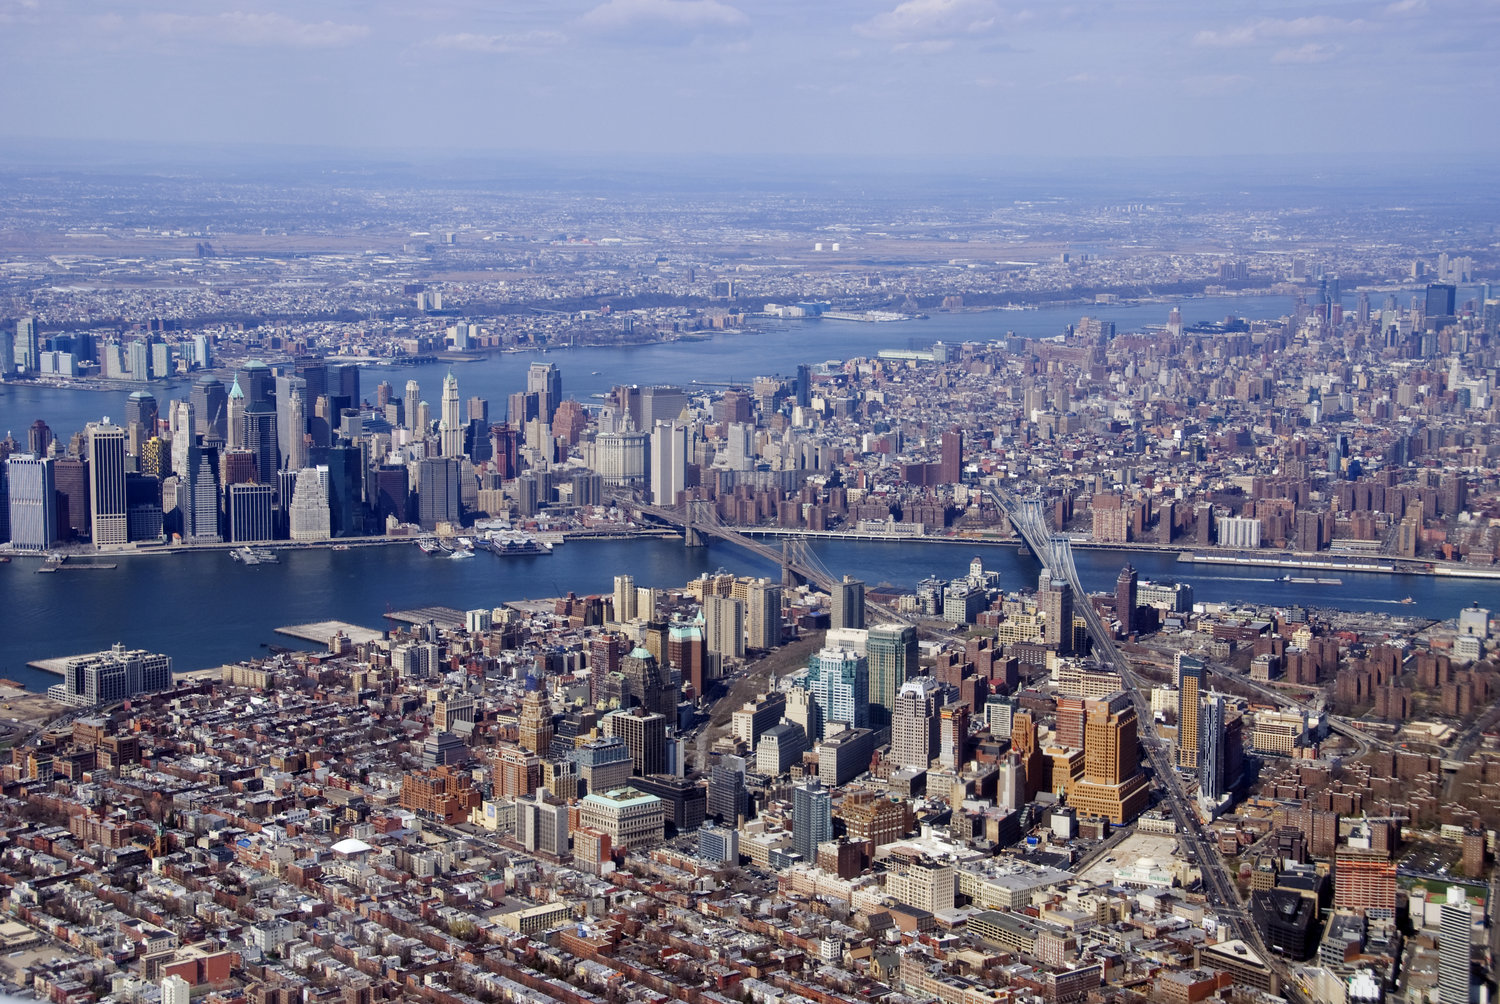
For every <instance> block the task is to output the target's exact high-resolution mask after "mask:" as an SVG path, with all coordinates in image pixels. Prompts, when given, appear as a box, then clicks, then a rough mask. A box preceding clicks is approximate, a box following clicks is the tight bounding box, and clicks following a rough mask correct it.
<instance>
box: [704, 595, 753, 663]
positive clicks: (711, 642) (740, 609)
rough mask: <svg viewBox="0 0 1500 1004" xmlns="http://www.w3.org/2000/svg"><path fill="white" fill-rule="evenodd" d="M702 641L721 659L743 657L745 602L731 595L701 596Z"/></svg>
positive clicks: (710, 652) (710, 653)
mask: <svg viewBox="0 0 1500 1004" xmlns="http://www.w3.org/2000/svg"><path fill="white" fill-rule="evenodd" d="M703 643H704V647H705V649H707V651H708V654H709V655H711V656H718V657H719V658H720V659H721V660H722V659H743V658H744V657H745V604H743V603H741V602H740V601H739V600H737V599H735V598H734V597H732V596H705V597H703Z"/></svg>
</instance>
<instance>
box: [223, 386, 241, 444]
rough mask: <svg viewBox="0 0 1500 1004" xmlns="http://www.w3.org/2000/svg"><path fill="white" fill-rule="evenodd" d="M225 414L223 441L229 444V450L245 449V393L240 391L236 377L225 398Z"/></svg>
mask: <svg viewBox="0 0 1500 1004" xmlns="http://www.w3.org/2000/svg"><path fill="white" fill-rule="evenodd" d="M224 409H225V414H226V415H228V420H227V422H226V426H225V429H226V431H225V440H226V441H227V442H228V443H229V448H230V449H231V450H243V449H245V448H246V447H245V392H244V391H243V390H242V389H240V381H239V378H238V377H236V378H235V381H234V385H233V386H231V387H230V388H229V393H228V394H227V395H226V396H225V403H224Z"/></svg>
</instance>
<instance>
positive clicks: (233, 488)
mask: <svg viewBox="0 0 1500 1004" xmlns="http://www.w3.org/2000/svg"><path fill="white" fill-rule="evenodd" d="M274 495H275V488H274V487H273V486H272V485H256V484H232V485H230V486H229V489H228V493H227V499H228V511H229V519H228V524H229V525H228V529H229V539H230V540H231V541H233V542H234V543H236V544H243V543H253V542H255V541H261V540H270V539H272V537H273V536H274V531H275V525H276V524H275V515H274V514H275V511H276V506H275V501H274Z"/></svg>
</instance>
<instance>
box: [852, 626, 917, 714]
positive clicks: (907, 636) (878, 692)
mask: <svg viewBox="0 0 1500 1004" xmlns="http://www.w3.org/2000/svg"><path fill="white" fill-rule="evenodd" d="M865 658H866V659H867V660H868V661H869V666H870V702H869V704H870V708H869V710H870V727H871V728H872V729H882V728H885V727H886V726H888V725H890V724H891V723H892V722H893V720H894V716H895V710H896V695H897V693H898V692H899V691H900V689H901V686H902V684H904V683H906V681H907V680H908V679H910V678H911V677H912V676H913V675H914V674H915V673H916V671H917V629H916V628H914V627H910V626H908V625H905V624H877V625H875V626H874V627H872V628H870V630H869V633H868V634H867V635H866V637H865Z"/></svg>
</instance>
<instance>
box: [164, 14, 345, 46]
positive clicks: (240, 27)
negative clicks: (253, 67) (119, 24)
mask: <svg viewBox="0 0 1500 1004" xmlns="http://www.w3.org/2000/svg"><path fill="white" fill-rule="evenodd" d="M142 21H143V22H144V23H145V24H146V25H147V26H148V27H150V28H152V29H154V30H155V31H157V32H159V33H160V34H163V35H174V36H188V37H194V38H202V39H208V40H211V41H216V42H228V43H231V44H234V45H256V46H288V47H291V48H298V49H326V48H334V47H337V46H342V45H349V44H351V43H353V42H356V41H358V40H360V39H362V38H364V37H365V36H366V35H368V34H370V28H369V25H363V24H339V23H337V22H334V21H298V20H296V19H295V18H290V17H287V16H286V15H285V14H275V13H247V12H245V11H239V10H236V11H226V12H224V13H222V14H148V15H145V16H144V17H143V18H142Z"/></svg>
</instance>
